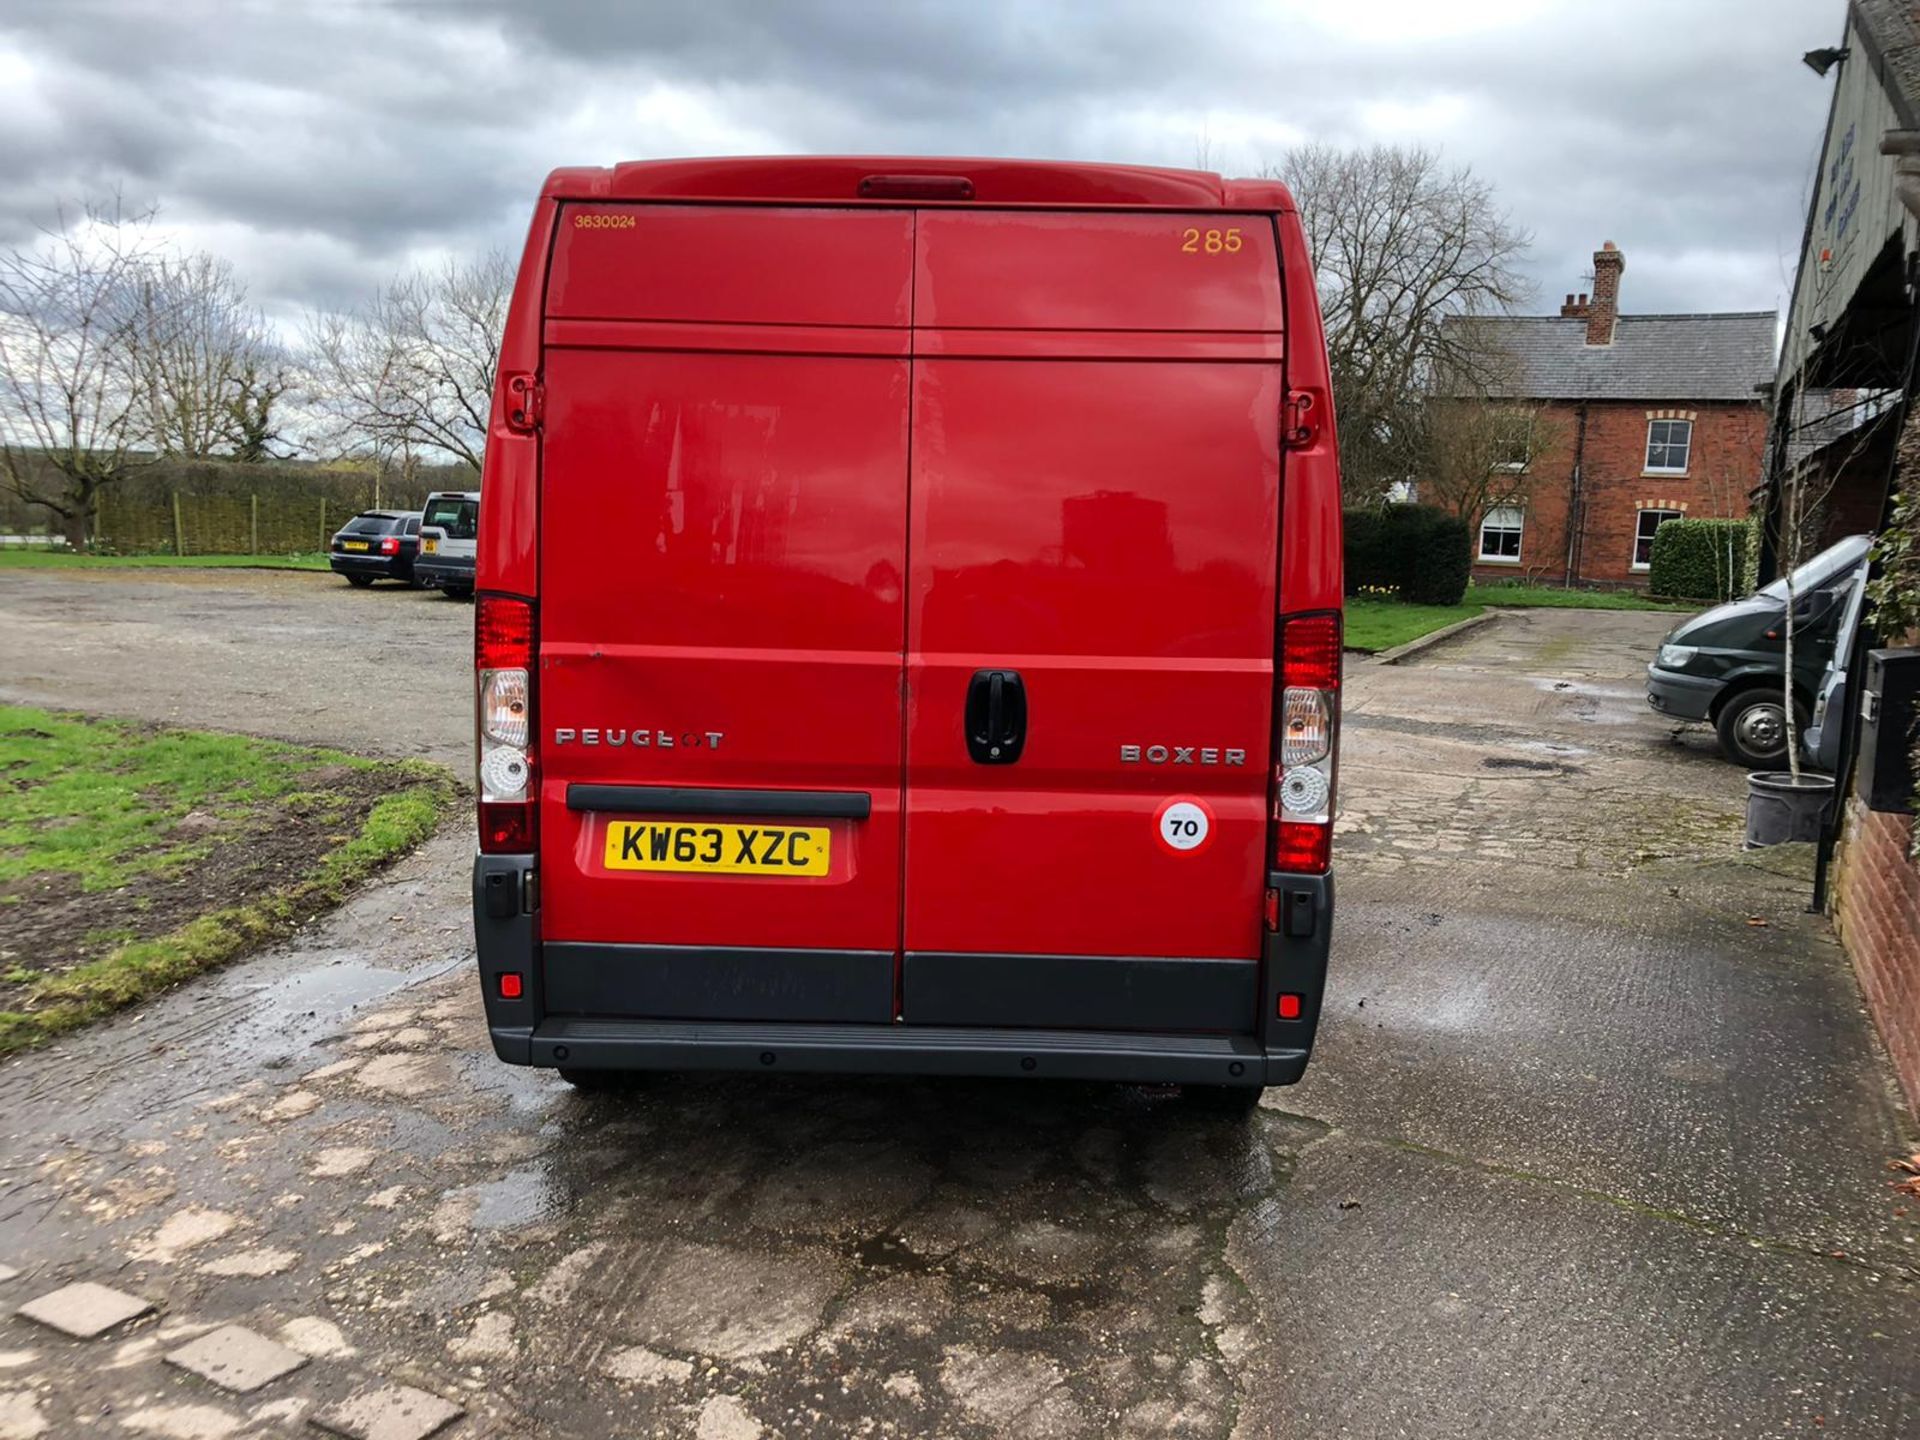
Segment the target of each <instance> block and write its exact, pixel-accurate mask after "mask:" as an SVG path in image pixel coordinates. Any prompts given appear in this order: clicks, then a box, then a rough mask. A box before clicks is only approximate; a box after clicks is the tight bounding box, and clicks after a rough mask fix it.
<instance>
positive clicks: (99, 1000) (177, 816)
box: [0, 705, 454, 1055]
mask: <svg viewBox="0 0 1920 1440" xmlns="http://www.w3.org/2000/svg"><path fill="white" fill-rule="evenodd" d="M453 796H454V788H453V777H452V776H451V775H450V774H448V772H447V771H446V770H444V769H442V768H441V767H439V766H435V765H428V764H425V763H423V762H420V761H404V762H401V761H387V760H368V759H364V758H362V757H360V756H355V755H345V754H341V753H340V752H338V751H333V750H322V749H317V748H314V747H311V746H304V745H288V744H284V743H282V742H280V741H276V740H256V739H253V738H251V737H249V736H245V735H214V734H208V733H205V732H202V731H197V730H175V729H168V728H163V727H159V726H150V725H142V724H137V723H134V722H128V721H110V720H92V719H87V718H84V717H81V716H76V715H67V714H56V713H53V712H50V711H46V710H35V709H29V708H25V707H20V706H11V705H0V1055H4V1054H6V1053H7V1052H9V1051H11V1050H17V1049H20V1048H22V1047H23V1046H26V1045H31V1044H34V1043H35V1042H37V1041H40V1040H43V1039H45V1038H46V1037H48V1036H50V1035H55V1034H58V1033H60V1032H61V1031H63V1030H71V1029H73V1028H74V1027H76V1026H79V1025H83V1024H85V1023H86V1022H88V1021H89V1020H92V1019H95V1018H96V1017H98V1016H100V1015H104V1014H106V1013H107V1012H109V1011H112V1010H115V1009H118V1008H119V1007H121V1006H123V1005H127V1004H131V1003H132V1002H133V1001H135V1000H138V999H140V998H142V997H143V996H146V995H150V994H152V993H154V992H155V991H158V990H162V989H164V988H166V987H167V986H169V985H173V984H176V983H178V982H179V981H181V980H184V979H186V978H187V977H188V976H191V975H193V974H195V973H197V972H199V971H201V970H205V969H207V968H208V967H210V966H214V965H218V964H221V963H223V962H224V961H227V960H231V959H233V958H235V957H236V956H238V955H241V954H243V953H245V952H246V951H248V950H251V949H253V948H255V947H256V946H259V945H261V944H263V943H265V942H267V941H269V940H272V939H274V938H276V937H278V936H280V935H282V934H285V933H286V932H287V931H288V930H290V929H291V928H292V927H293V926H294V925H295V924H297V923H298V922H300V921H301V920H303V919H305V918H307V917H308V916H310V915H312V914H314V913H315V912H317V911H319V910H321V909H323V908H324V907H326V906H328V905H331V904H333V903H335V902H336V901H338V900H339V899H341V897H342V896H343V895H344V894H345V893H346V891H347V889H348V888H349V887H350V886H352V885H353V884H354V883H355V882H357V881H359V880H360V879H362V878H364V877H365V876H366V875H368V874H369V873H371V872H372V871H373V870H375V869H377V868H378V867H379V866H381V865H384V864H385V863H387V862H388V861H390V860H392V859H394V858H395V857H396V856H398V855H401V854H403V853H405V852H406V851H408V850H410V849H412V848H413V847H414V846H415V845H417V844H419V843H420V842H421V841H422V840H424V839H426V838H427V836H428V835H430V834H432V833H433V830H434V827H435V826H436V825H437V824H438V823H439V820H440V817H441V815H442V814H443V813H444V812H445V810H446V808H447V807H448V805H449V804H450V803H451V802H452V800H453Z"/></svg>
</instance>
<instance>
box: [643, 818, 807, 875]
mask: <svg viewBox="0 0 1920 1440" xmlns="http://www.w3.org/2000/svg"><path fill="white" fill-rule="evenodd" d="M831 851H832V832H831V831H830V830H827V829H826V828H825V827H824V826H808V825H799V826H795V825H686V824H677V823H676V824H668V823H666V822H663V821H659V820H616V821H614V822H613V823H612V824H611V825H609V826H607V850H606V862H607V869H609V870H675V871H679V872H681V873H687V874H700V875H824V874H826V873H827V861H828V859H829V857H830V855H831Z"/></svg>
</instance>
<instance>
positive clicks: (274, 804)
mask: <svg viewBox="0 0 1920 1440" xmlns="http://www.w3.org/2000/svg"><path fill="white" fill-rule="evenodd" d="M392 784H393V780H392V776H391V774H389V773H388V772H386V771H383V770H359V769H355V768H352V767H349V766H344V765H319V766H310V767H308V768H307V769H306V770H304V771H303V772H301V774H300V775H299V776H298V778H297V781H296V785H295V788H296V791H297V792H299V793H295V794H292V795H288V796H284V797H281V798H280V799H278V800H275V801H271V802H267V803H264V804H256V805H251V806H248V807H246V808H236V807H233V806H221V807H219V808H217V809H215V808H202V809H199V810H195V811H192V812H190V813H188V814H187V815H184V816H182V817H180V818H179V819H177V820H175V821H173V822H172V823H171V824H169V825H167V826H165V827H163V828H162V829H161V830H160V831H158V832H157V833H156V834H155V837H154V843H153V844H152V845H151V846H150V847H148V848H147V849H146V850H144V851H142V852H140V853H139V854H138V855H137V856H133V855H130V856H129V857H128V858H129V860H131V861H134V862H135V863H142V864H145V863H152V864H153V865H154V867H155V868H153V869H150V870H146V871H144V872H143V873H141V874H138V875H136V876H134V877H133V878H132V879H131V880H129V881H128V882H127V883H126V884H124V885H117V886H114V887H113V888H111V889H105V890H88V889H85V888H83V886H82V885H81V883H80V882H79V880H78V879H76V878H75V877H74V876H72V875H71V874H66V873H62V872H57V871H56V872H50V873H42V874H39V875H34V876H29V877H27V878H26V879H23V880H18V881H11V882H6V883H0V906H4V909H3V910H0V914H4V916H5V920H6V924H5V938H4V940H0V1010H24V1009H29V1008H31V1004H32V1001H31V993H32V986H33V985H34V983H36V982H37V981H39V980H44V979H45V978H47V977H49V976H52V975H58V974H60V973H62V972H63V971H67V970H71V969H73V968H74V967H76V966H79V965H84V964H86V963H87V962H89V961H91V960H95V959H98V958H100V957H101V956H104V955H108V954H111V953H112V952H114V951H115V950H117V949H119V948H120V947H121V946H123V945H126V944H129V943H131V942H134V941H140V940H151V939H155V938H157V937H159V936H162V935H166V934H170V933H171V932H173V931H174V930H177V929H178V928H180V927H181V926H183V925H186V924H187V923H189V922H190V921H193V920H196V919H198V918H199V917H200V916H202V915H208V914H212V913H213V912H214V911H216V910H223V909H227V908H229V907H232V906H240V905H247V904H249V903H251V902H253V901H255V900H258V899H260V898H261V897H263V896H265V895H268V894H271V893H272V892H273V891H275V890H278V889H282V888H284V887H285V886H287V885H289V884H293V883H296V882H298V881H300V880H303V879H307V878H309V877H310V876H312V875H313V874H314V873H315V871H316V870H317V868H318V866H319V865H320V863H321V861H322V860H323V859H324V858H325V857H326V855H327V854H328V853H329V852H330V851H332V850H334V849H337V848H338V847H339V846H340V845H341V844H342V843H343V842H344V841H346V840H348V839H350V838H351V837H352V836H354V835H356V834H358V833H359V831H360V827H361V825H362V824H363V823H364V822H365V820H366V817H367V815H368V813H369V812H371V811H372V809H373V807H374V806H375V805H376V804H377V803H379V801H380V799H381V798H382V797H383V796H385V795H387V794H388V793H390V792H391V789H392ZM154 803H155V806H156V808H165V807H166V804H167V800H166V797H164V796H160V797H155V802H154Z"/></svg>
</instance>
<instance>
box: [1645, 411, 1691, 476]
mask: <svg viewBox="0 0 1920 1440" xmlns="http://www.w3.org/2000/svg"><path fill="white" fill-rule="evenodd" d="M1692 450H1693V422H1692V421H1691V420H1649V421H1648V422H1647V469H1648V471H1650V472H1651V473H1653V474H1656V475H1684V474H1686V473H1687V460H1688V458H1689V456H1690V454H1691V452H1692Z"/></svg>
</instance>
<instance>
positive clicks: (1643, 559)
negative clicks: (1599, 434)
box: [1633, 421, 1686, 570]
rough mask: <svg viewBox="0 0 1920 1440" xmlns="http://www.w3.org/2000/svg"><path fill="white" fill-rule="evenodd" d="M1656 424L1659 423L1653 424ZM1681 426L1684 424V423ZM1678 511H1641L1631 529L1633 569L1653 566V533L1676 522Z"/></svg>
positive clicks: (1678, 515) (1678, 516)
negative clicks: (1671, 522)
mask: <svg viewBox="0 0 1920 1440" xmlns="http://www.w3.org/2000/svg"><path fill="white" fill-rule="evenodd" d="M1654 423H1656V424H1658V423H1659V422H1658V421H1656V422H1654ZM1681 423H1682V424H1684V423H1686V422H1684V421H1682V422H1681ZM1679 518H1680V512H1679V511H1678V510H1642V511H1641V512H1640V519H1639V522H1638V523H1637V524H1636V525H1635V526H1634V527H1633V568H1634V569H1636V570H1645V569H1646V568H1647V567H1648V566H1650V565H1651V564H1653V532H1654V531H1656V530H1658V529H1659V528H1660V527H1661V526H1662V525H1664V524H1666V523H1667V521H1669V520H1678V519H1679Z"/></svg>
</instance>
